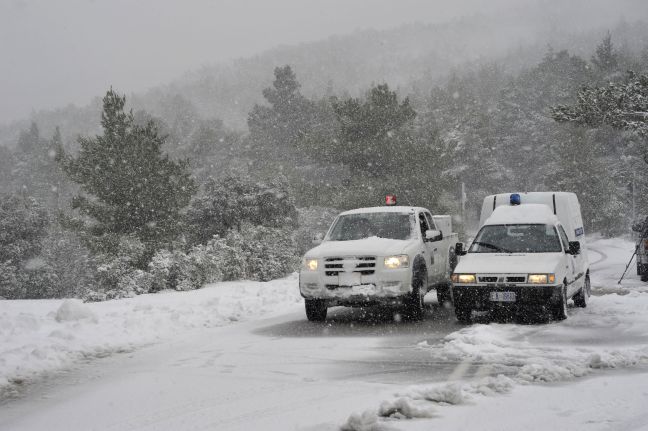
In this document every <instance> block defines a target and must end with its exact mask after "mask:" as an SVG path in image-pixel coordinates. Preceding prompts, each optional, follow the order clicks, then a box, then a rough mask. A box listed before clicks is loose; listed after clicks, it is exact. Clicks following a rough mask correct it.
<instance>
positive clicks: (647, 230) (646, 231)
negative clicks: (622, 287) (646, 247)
mask: <svg viewBox="0 0 648 431" xmlns="http://www.w3.org/2000/svg"><path fill="white" fill-rule="evenodd" d="M646 237H648V218H646V220H645V221H644V222H643V226H641V237H640V238H639V241H638V242H637V245H636V246H635V250H634V253H632V256H630V260H629V261H628V264H627V265H626V267H625V270H624V271H623V274H621V278H620V279H619V281H618V282H617V284H621V280H623V277H625V275H626V272H628V268H630V264H631V263H632V259H634V258H635V256H636V255H637V253H638V252H639V247H640V246H641V244H643V241H644V239H646Z"/></svg>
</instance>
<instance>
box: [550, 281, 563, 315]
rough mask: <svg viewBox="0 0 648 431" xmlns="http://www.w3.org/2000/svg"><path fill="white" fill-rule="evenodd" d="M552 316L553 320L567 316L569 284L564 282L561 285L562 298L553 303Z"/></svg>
mask: <svg viewBox="0 0 648 431" xmlns="http://www.w3.org/2000/svg"><path fill="white" fill-rule="evenodd" d="M551 318H552V319H553V320H565V319H566V318H567V286H566V285H565V284H564V283H563V285H562V286H561V287H560V298H559V299H558V301H556V302H555V303H553V304H552V305H551Z"/></svg>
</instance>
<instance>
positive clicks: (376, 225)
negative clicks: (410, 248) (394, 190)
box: [329, 212, 413, 241]
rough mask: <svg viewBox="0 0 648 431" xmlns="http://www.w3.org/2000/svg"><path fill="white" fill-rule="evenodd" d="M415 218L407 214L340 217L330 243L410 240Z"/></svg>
mask: <svg viewBox="0 0 648 431" xmlns="http://www.w3.org/2000/svg"><path fill="white" fill-rule="evenodd" d="M412 224H413V216H412V215H410V214H407V213H393V212H384V213H362V214H348V215H343V216H340V217H338V219H337V221H336V223H335V225H334V226H333V230H332V231H331V234H330V235H329V240H330V241H351V240H354V239H363V238H370V237H372V236H377V237H379V238H389V239H410V238H411V237H412Z"/></svg>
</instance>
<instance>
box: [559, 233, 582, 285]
mask: <svg viewBox="0 0 648 431" xmlns="http://www.w3.org/2000/svg"><path fill="white" fill-rule="evenodd" d="M558 234H559V235H560V242H561V243H562V246H563V249H564V250H565V261H564V262H565V271H566V272H565V273H566V274H567V275H566V278H567V283H568V286H567V296H568V297H569V296H571V295H572V294H574V293H575V292H576V291H577V290H578V289H577V288H576V286H575V283H574V282H575V281H576V267H577V265H576V256H573V255H571V254H568V253H567V251H568V250H569V238H568V237H567V233H565V229H564V228H563V227H562V225H558Z"/></svg>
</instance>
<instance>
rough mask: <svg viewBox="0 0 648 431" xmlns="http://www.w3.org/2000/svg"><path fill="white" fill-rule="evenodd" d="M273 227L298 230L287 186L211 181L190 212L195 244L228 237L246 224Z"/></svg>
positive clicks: (228, 179) (190, 232) (235, 179)
mask: <svg viewBox="0 0 648 431" xmlns="http://www.w3.org/2000/svg"><path fill="white" fill-rule="evenodd" d="M245 222H247V223H251V224H253V225H260V226H267V227H273V228H280V227H289V228H292V227H296V226H297V210H296V208H295V204H294V201H293V199H292V198H291V196H290V194H289V192H288V189H287V187H286V185H285V184H282V183H280V182H275V183H271V184H265V183H255V182H252V181H249V180H244V179H242V178H239V177H234V176H228V177H225V178H222V179H218V180H216V179H213V178H210V179H209V180H208V181H207V183H206V184H205V186H204V192H203V193H202V194H201V195H200V196H198V197H196V198H195V199H194V200H193V201H192V203H191V206H190V208H189V210H188V211H187V226H188V229H187V235H188V236H189V239H190V243H191V244H205V243H207V241H209V240H210V239H211V238H212V237H213V236H214V235H220V236H225V235H226V234H227V232H228V231H229V230H231V229H234V228H236V229H238V230H240V227H241V224H242V223H245Z"/></svg>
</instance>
